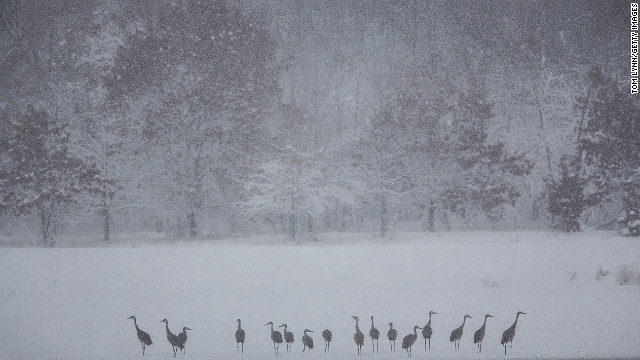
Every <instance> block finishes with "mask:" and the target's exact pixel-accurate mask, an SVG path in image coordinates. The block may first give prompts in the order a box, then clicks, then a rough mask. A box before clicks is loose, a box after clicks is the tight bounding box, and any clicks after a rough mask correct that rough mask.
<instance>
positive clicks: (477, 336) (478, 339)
mask: <svg viewBox="0 0 640 360" xmlns="http://www.w3.org/2000/svg"><path fill="white" fill-rule="evenodd" d="M490 317H493V316H492V315H489V314H486V315H485V316H484V323H482V327H481V328H480V329H478V330H476V332H475V333H474V334H473V343H474V344H478V349H480V351H479V352H482V339H484V331H485V328H486V327H487V318H490Z"/></svg>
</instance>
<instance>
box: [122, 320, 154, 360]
mask: <svg viewBox="0 0 640 360" xmlns="http://www.w3.org/2000/svg"><path fill="white" fill-rule="evenodd" d="M127 319H133V325H135V327H136V334H137V335H138V340H140V342H141V343H142V355H144V348H145V347H146V346H147V345H151V344H153V343H152V342H151V337H150V336H149V334H147V333H146V332H144V331H142V330H140V328H139V327H138V323H137V322H136V317H135V316H133V315H131V316H129V317H128V318H127Z"/></svg>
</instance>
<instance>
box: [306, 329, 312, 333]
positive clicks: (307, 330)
mask: <svg viewBox="0 0 640 360" xmlns="http://www.w3.org/2000/svg"><path fill="white" fill-rule="evenodd" d="M304 332H305V333H308V332H313V330H309V329H304Z"/></svg>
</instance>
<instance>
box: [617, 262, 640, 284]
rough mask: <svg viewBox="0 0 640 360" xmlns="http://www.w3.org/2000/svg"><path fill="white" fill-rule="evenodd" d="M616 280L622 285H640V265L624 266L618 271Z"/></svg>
mask: <svg viewBox="0 0 640 360" xmlns="http://www.w3.org/2000/svg"><path fill="white" fill-rule="evenodd" d="M616 279H617V280H618V284H620V285H630V284H640V269H638V264H624V265H622V266H621V267H620V269H619V270H618V274H617V276H616Z"/></svg>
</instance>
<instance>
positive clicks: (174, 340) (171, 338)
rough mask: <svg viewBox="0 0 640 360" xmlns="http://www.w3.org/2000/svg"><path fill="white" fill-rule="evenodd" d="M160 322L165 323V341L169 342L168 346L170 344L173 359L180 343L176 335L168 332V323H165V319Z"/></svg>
mask: <svg viewBox="0 0 640 360" xmlns="http://www.w3.org/2000/svg"><path fill="white" fill-rule="evenodd" d="M160 322H163V323H165V325H166V327H167V340H169V344H171V347H172V348H173V357H176V351H177V349H178V348H179V347H180V345H181V344H182V342H181V341H180V339H179V338H178V337H177V336H176V335H174V334H173V333H172V332H171V331H169V321H167V319H164V320H162V321H160Z"/></svg>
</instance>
